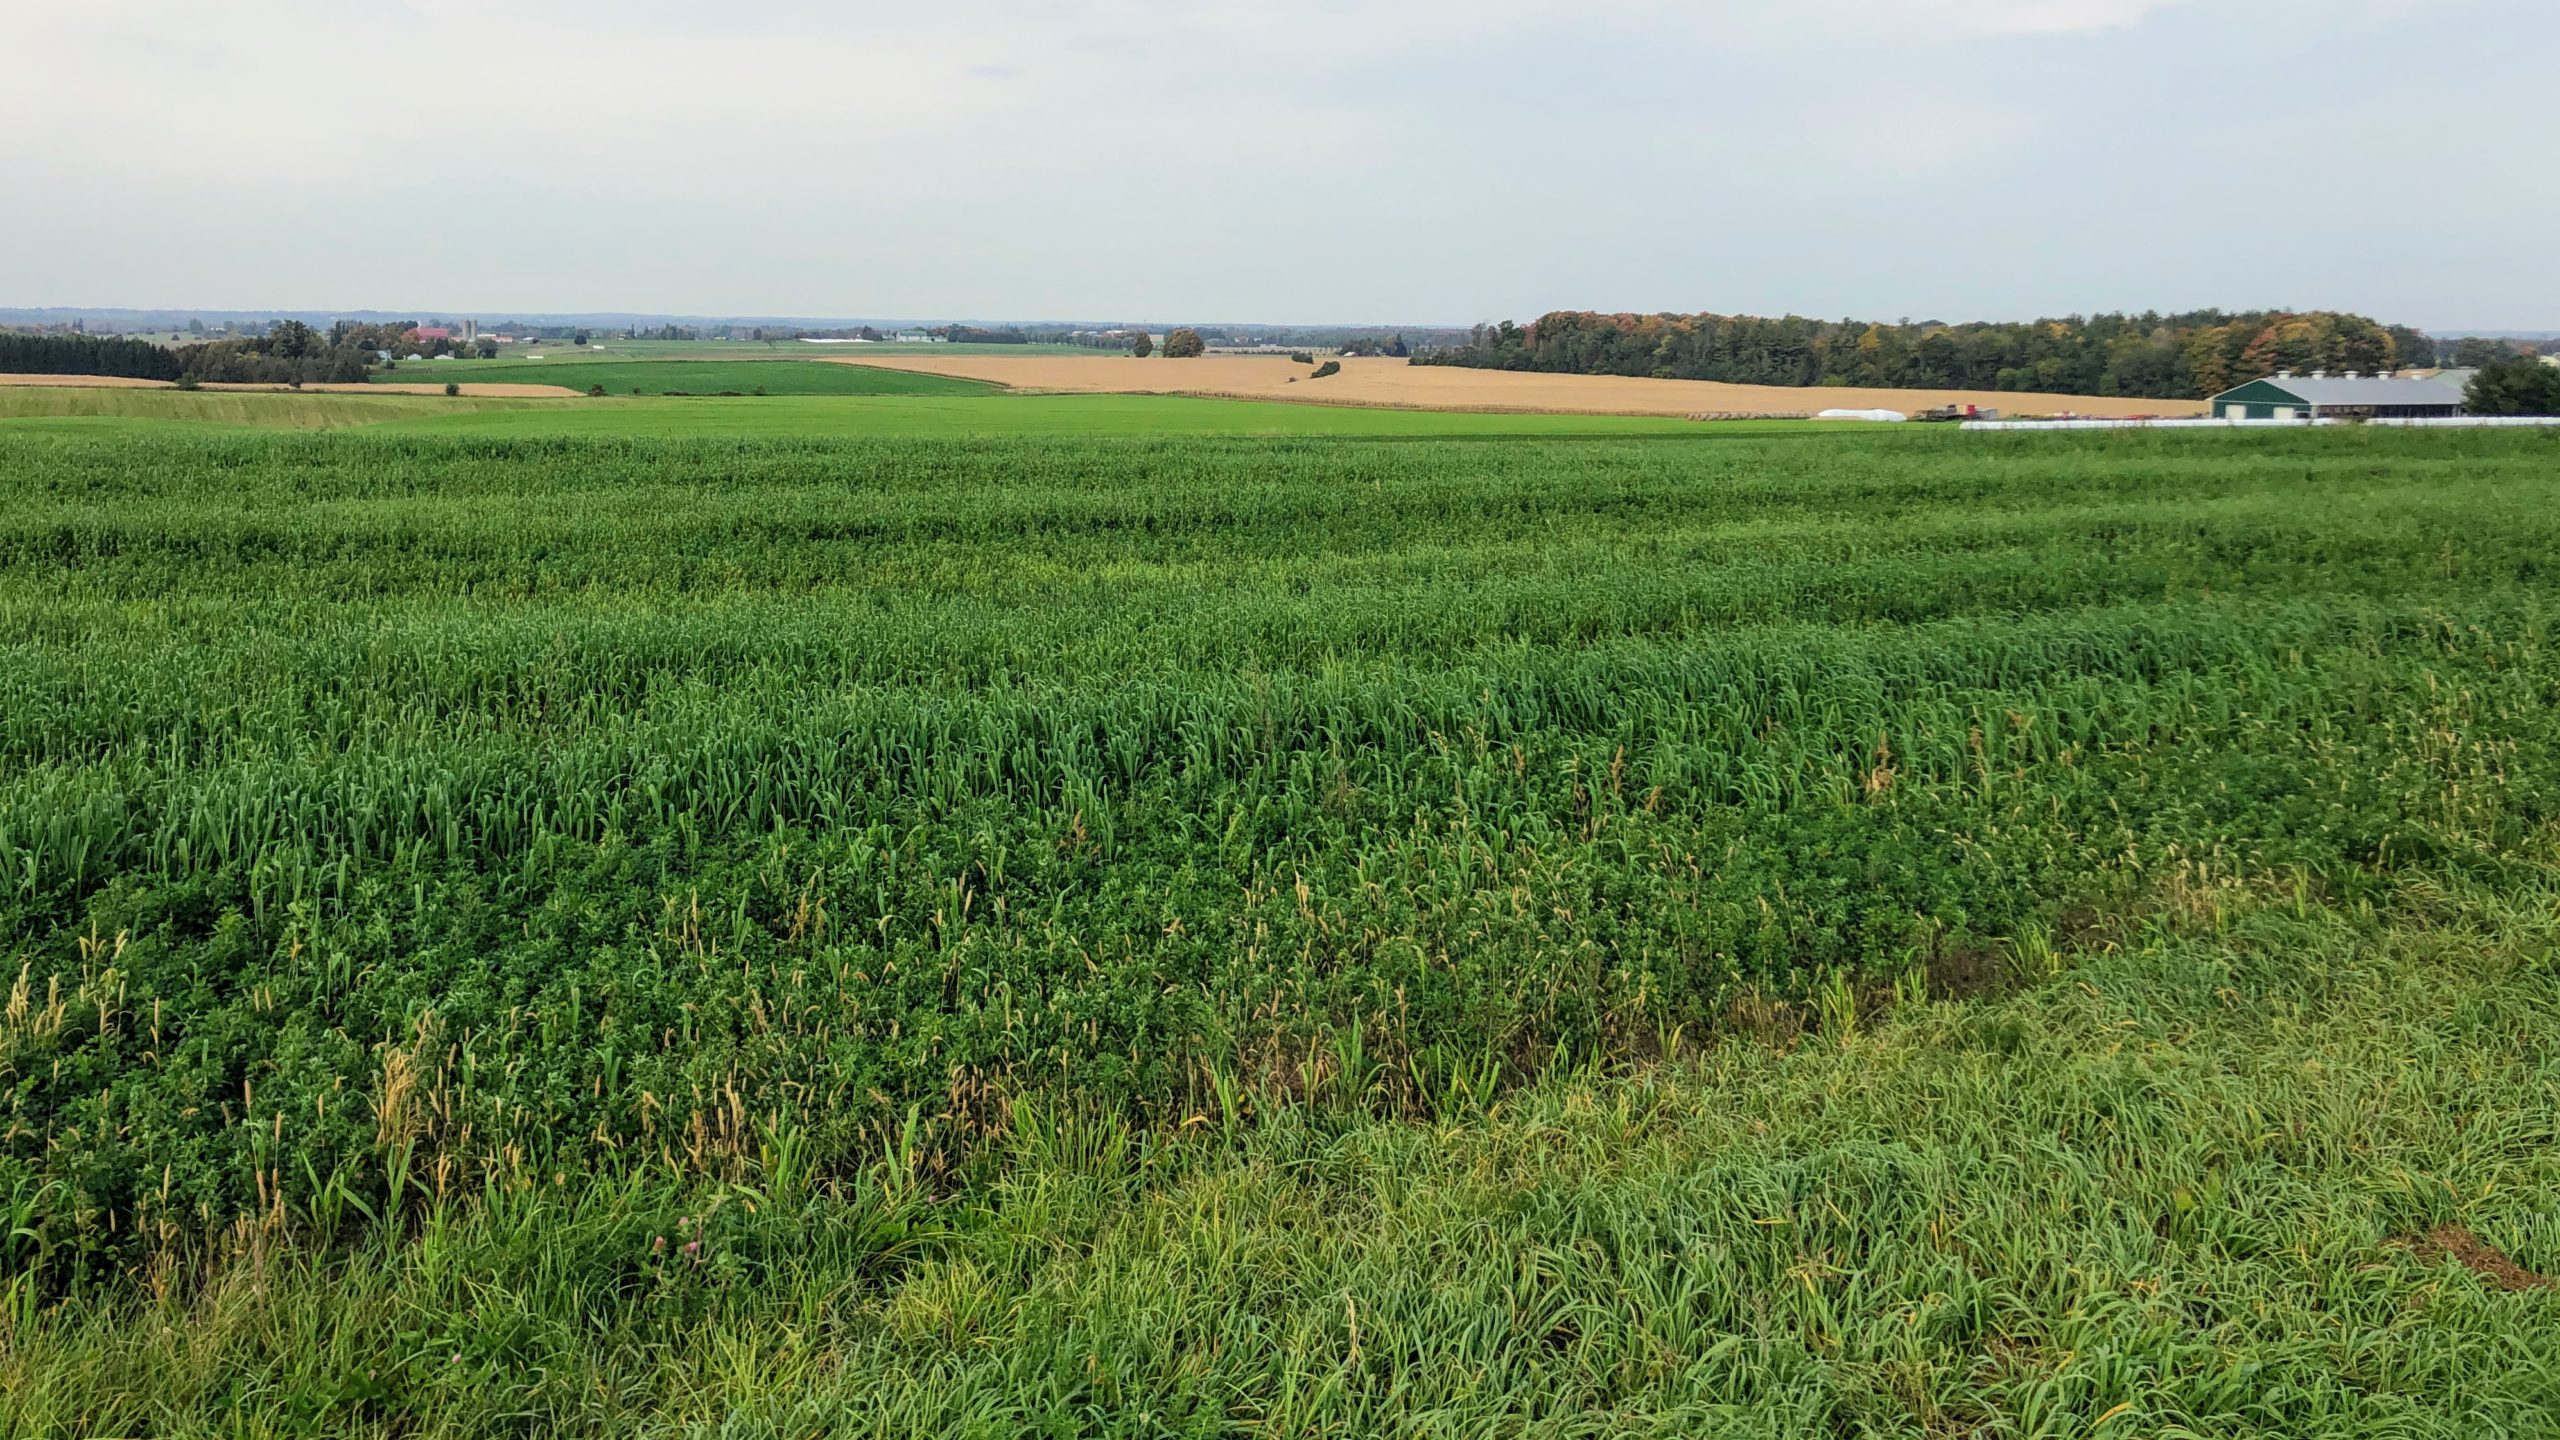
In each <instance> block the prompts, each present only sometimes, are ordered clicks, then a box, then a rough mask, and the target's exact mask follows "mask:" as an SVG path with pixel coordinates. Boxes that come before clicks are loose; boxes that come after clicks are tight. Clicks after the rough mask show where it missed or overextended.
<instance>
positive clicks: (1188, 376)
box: [821, 355, 2205, 417]
mask: <svg viewBox="0 0 2560 1440" xmlns="http://www.w3.org/2000/svg"><path fill="white" fill-rule="evenodd" d="M821 363H828V364H837V365H877V366H882V367H884V368H888V369H894V370H920V371H923V372H925V373H927V374H932V375H952V376H958V377H960V378H962V379H967V380H987V381H992V382H994V383H996V384H999V385H1010V386H1012V387H1014V388H1015V389H1017V390H1039V391H1059V392H1073V393H1104V394H1138V395H1216V396H1228V397H1234V398H1238V399H1248V400H1299V401H1306V402H1310V403H1316V404H1333V405H1383V406H1391V407H1398V408H1406V409H1416V410H1480V411H1520V412H1531V413H1549V414H1572V415H1737V414H1740V415H1809V414H1812V413H1813V412H1815V411H1817V410H1830V409H1853V410H1867V409H1883V410H1901V411H1912V410H1921V409H1927V408H1929V407H1932V406H1937V405H1951V404H1954V405H1962V404H1971V405H1982V406H1990V407H1994V408H1997V409H1999V410H2000V411H2002V412H2003V413H2005V414H2010V415H2052V414H2060V413H2062V412H2065V411H2069V412H2072V413H2075V414H2080V415H2095V416H2107V417H2121V416H2129V415H2201V414H2203V413H2204V409H2205V407H2204V403H2203V402H2202V401H2199V400H2146V399H2126V398H2123V397H2120V396H2119V397H2114V398H2100V397H2096V396H2090V395H2044V394H2036V393H2031V392H2025V391H2006V390H2001V391H1992V390H1858V389H1845V388H1833V387H1828V386H1826V387H1822V388H1818V389H1798V388H1793V387H1789V386H1779V385H1719V384H1715V383H1712V382H1709V381H1704V380H1652V379H1638V378H1629V377H1623V376H1615V375H1538V374H1529V373H1525V372H1521V371H1511V370H1463V369H1458V368H1456V367H1454V366H1445V365H1408V364H1406V363H1405V362H1404V361H1402V360H1390V359H1347V360H1344V361H1343V362H1342V373H1341V374H1339V375H1333V376H1328V377H1327V378H1325V379H1322V380H1313V379H1309V378H1307V376H1308V374H1309V372H1310V371H1311V370H1312V369H1313V368H1314V367H1312V366H1308V365H1301V364H1298V363H1297V362H1296V361H1293V360H1291V359H1289V358H1288V357H1287V356H1282V355H1203V356H1200V357H1198V358H1196V359H1191V360H1167V359H1163V358H1162V357H1155V358H1151V359H1146V360H1140V359H1136V358H1134V357H1132V356H1128V355H879V356H863V357H854V356H841V357H839V356H829V357H827V359H826V360H825V361H823V362H821Z"/></svg>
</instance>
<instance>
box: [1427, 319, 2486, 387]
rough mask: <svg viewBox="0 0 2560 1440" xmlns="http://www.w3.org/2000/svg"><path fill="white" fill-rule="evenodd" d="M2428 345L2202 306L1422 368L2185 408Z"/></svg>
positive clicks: (1632, 323)
mask: <svg viewBox="0 0 2560 1440" xmlns="http://www.w3.org/2000/svg"><path fill="white" fill-rule="evenodd" d="M2436 361H2437V355H2436V345H2435V342H2434V341H2432V340H2430V339H2428V338H2427V337H2426V336H2425V335H2423V334H2421V333H2419V332H2418V331H2415V330H2410V329H2406V328H2404V327H2396V326H2394V327H2386V326H2383V325H2380V324H2377V323H2376V322H2374V321H2372V320H2369V319H2366V318H2365V317H2363V316H2361V315H2346V314H2338V313H2335V312H2330V311H2313V312H2307V313H2292V312H2286V311H2248V312H2240V313H2231V312H2225V311H2219V310H2197V311H2189V312H2186V313H2183V314H2176V315H2162V314H2158V313H2145V314H2141V315H2093V316H2071V317H2069V318H2066V319H2048V320H2036V321H2030V322H2026V323H2023V324H2006V323H1970V324H1961V325H1948V324H1942V323H1939V322H1936V321H1924V322H1919V323H1914V322H1910V321H1903V322H1901V323H1898V324H1878V323H1871V322H1867V321H1860V320H1812V319H1807V318H1804V317H1802V316H1794V315H1790V316H1786V317H1784V318H1781V319H1774V320H1773V319H1765V318H1761V317H1756V316H1749V315H1706V314H1701V315H1671V314H1664V315H1601V314H1592V313H1588V312H1582V311H1558V312H1555V313H1553V314H1550V315H1546V316H1543V317H1541V318H1540V319H1539V320H1538V321H1537V322H1536V323H1534V324H1531V325H1527V326H1521V325H1515V324H1513V323H1511V322H1510V321H1507V320H1506V321H1504V322H1503V323H1502V324H1500V325H1493V326H1482V325H1480V326H1477V327H1476V329H1475V330H1474V332H1473V333H1472V334H1471V335H1470V337H1469V338H1468V340H1467V342H1466V343H1465V344H1463V345H1459V346H1454V347H1451V348H1447V349H1442V350H1437V351H1433V352H1430V353H1427V354H1423V355H1419V356H1417V357H1415V361H1414V363H1416V364H1429V365H1464V366H1473V367H1477V368H1481V369H1490V370H1538V371H1548V372H1554V373H1561V374H1575V375H1649V376H1662V377H1666V378H1670V379H1679V380H1717V381H1724V382H1727V383H1730V384H1743V385H1859V386H1874V387H1878V388H1890V389H1931V390H2038V391H2047V392H2053V393H2060V394H2072V395H2128V396H2146V397H2156V398H2160V399H2171V400H2192V399H2198V398H2201V397H2203V396H2207V395H2212V394H2215V393H2218V392H2220V391H2223V390H2227V389H2230V388H2231V387H2232V386H2234V385H2238V384H2242V383H2244V382H2246V381H2249V380H2254V379H2256V378H2258V377H2260V376H2262V375H2272V374H2274V373H2275V372H2277V371H2279V370H2288V369H2289V370H2296V371H2310V370H2329V371H2333V372H2338V371H2348V370H2354V371H2361V372H2366V373H2371V372H2375V371H2382V370H2390V369H2394V368H2397V367H2402V366H2431V365H2434V364H2435V363H2436Z"/></svg>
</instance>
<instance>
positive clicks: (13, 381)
mask: <svg viewBox="0 0 2560 1440" xmlns="http://www.w3.org/2000/svg"><path fill="white" fill-rule="evenodd" d="M0 385H36V386H42V387H43V388H45V389H48V390H169V389H174V388H176V387H175V386H173V385H172V384H171V383H170V382H168V381H166V380H136V379H132V378H131V377H128V376H124V375H0ZM202 388H204V389H207V390H253V391H255V390H266V391H276V392H280V393H300V394H304V395H331V394H335V395H441V394H443V393H444V387H443V386H442V385H305V386H303V387H302V389H301V390H300V391H299V392H294V391H293V389H292V387H291V386H287V385H227V384H214V385H206V386H204V387H202ZM462 393H463V394H465V395H476V396H480V397H482V398H484V399H491V400H504V399H516V400H533V399H544V398H549V397H553V396H560V395H575V394H577V393H578V392H577V391H575V390H571V389H569V388H568V387H566V386H562V385H465V386H463V387H462Z"/></svg>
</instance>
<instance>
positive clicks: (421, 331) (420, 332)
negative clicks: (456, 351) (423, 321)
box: [409, 325, 453, 340]
mask: <svg viewBox="0 0 2560 1440" xmlns="http://www.w3.org/2000/svg"><path fill="white" fill-rule="evenodd" d="M409 333H410V334H412V335H415V336H417V337H418V338H419V339H421V340H450V339H452V338H453V331H452V330H451V329H450V328H449V327H447V326H443V325H420V326H418V327H417V328H415V329H413V330H411V331H410V332H409Z"/></svg>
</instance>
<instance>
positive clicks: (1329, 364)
mask: <svg viewBox="0 0 2560 1440" xmlns="http://www.w3.org/2000/svg"><path fill="white" fill-rule="evenodd" d="M1341 373H1342V362H1341V361H1339V360H1327V361H1326V362H1324V363H1323V364H1321V365H1319V366H1317V367H1316V373H1314V374H1313V375H1310V376H1308V377H1307V378H1308V379H1310V380H1322V379H1323V378H1325V377H1326V376H1328V375H1339V374H1341Z"/></svg>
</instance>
